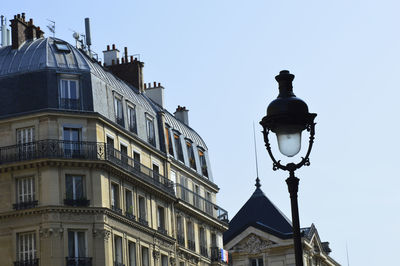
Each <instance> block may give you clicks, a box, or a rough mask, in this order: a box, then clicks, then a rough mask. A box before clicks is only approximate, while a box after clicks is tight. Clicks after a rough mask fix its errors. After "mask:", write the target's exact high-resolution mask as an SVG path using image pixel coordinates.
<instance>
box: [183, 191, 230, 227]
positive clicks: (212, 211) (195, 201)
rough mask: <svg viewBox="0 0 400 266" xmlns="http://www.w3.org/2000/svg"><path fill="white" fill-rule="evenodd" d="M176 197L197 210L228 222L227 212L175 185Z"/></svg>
mask: <svg viewBox="0 0 400 266" xmlns="http://www.w3.org/2000/svg"><path fill="white" fill-rule="evenodd" d="M176 194H177V195H176V196H177V197H178V198H180V199H181V200H183V201H185V202H187V203H189V204H191V205H193V206H194V207H196V208H197V209H199V210H201V211H203V212H205V213H207V214H208V215H210V216H212V217H214V218H217V219H218V220H220V221H223V222H228V212H227V211H226V210H224V209H222V208H221V207H219V206H218V205H216V204H214V203H212V202H211V201H209V200H207V199H205V198H203V197H202V196H200V195H199V194H197V193H195V192H193V191H191V190H189V189H187V188H185V187H184V186H182V185H181V184H176Z"/></svg>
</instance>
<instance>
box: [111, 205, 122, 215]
mask: <svg viewBox="0 0 400 266" xmlns="http://www.w3.org/2000/svg"><path fill="white" fill-rule="evenodd" d="M111 210H113V211H115V212H116V213H118V214H120V215H122V209H121V208H119V207H117V206H114V205H111Z"/></svg>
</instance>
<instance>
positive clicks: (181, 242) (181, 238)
mask: <svg viewBox="0 0 400 266" xmlns="http://www.w3.org/2000/svg"><path fill="white" fill-rule="evenodd" d="M177 240H178V244H179V245H181V246H185V236H184V235H183V234H182V233H181V234H178V235H177Z"/></svg>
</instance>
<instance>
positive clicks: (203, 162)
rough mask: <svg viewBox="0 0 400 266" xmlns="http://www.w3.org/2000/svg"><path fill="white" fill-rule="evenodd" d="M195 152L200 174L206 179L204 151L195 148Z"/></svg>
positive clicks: (206, 167)
mask: <svg viewBox="0 0 400 266" xmlns="http://www.w3.org/2000/svg"><path fill="white" fill-rule="evenodd" d="M197 151H198V155H199V161H200V170H201V174H202V175H203V176H205V177H207V178H208V176H209V175H208V166H207V160H206V154H205V150H204V149H203V148H201V147H197Z"/></svg>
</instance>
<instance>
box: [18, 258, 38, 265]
mask: <svg viewBox="0 0 400 266" xmlns="http://www.w3.org/2000/svg"><path fill="white" fill-rule="evenodd" d="M14 266H39V259H29V260H19V261H14Z"/></svg>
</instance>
